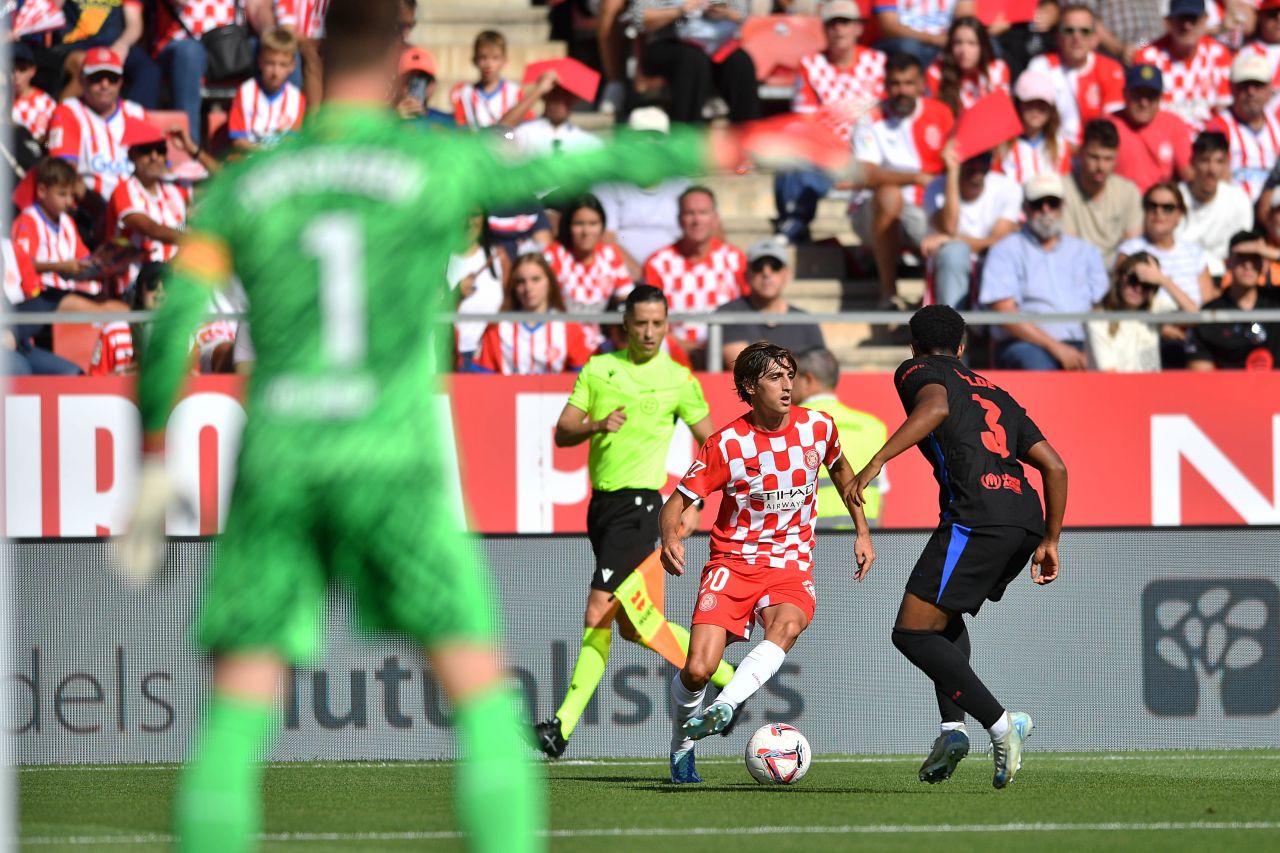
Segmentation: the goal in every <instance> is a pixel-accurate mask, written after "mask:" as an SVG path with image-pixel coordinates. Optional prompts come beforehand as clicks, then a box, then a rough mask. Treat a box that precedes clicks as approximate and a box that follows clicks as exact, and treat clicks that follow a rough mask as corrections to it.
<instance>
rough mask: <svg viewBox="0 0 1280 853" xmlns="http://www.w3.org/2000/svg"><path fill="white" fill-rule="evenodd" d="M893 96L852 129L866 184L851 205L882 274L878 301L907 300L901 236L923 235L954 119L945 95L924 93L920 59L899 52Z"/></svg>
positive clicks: (896, 303) (891, 81)
mask: <svg viewBox="0 0 1280 853" xmlns="http://www.w3.org/2000/svg"><path fill="white" fill-rule="evenodd" d="M886 80H887V83H886V88H887V97H886V98H885V101H884V103H882V104H881V105H880V106H879V107H877V108H876V109H875V110H873V111H872V112H871V113H869V114H868V115H866V116H864V117H863V118H862V119H861V120H860V121H859V122H858V124H857V126H856V127H855V128H854V131H853V156H854V159H855V160H857V161H858V164H859V166H860V167H861V168H862V173H863V178H862V188H863V189H864V190H865V192H863V193H861V194H860V195H858V196H856V197H855V202H854V207H853V209H852V219H853V228H854V231H855V232H857V234H858V236H859V237H860V238H861V240H862V244H863V245H864V246H870V247H871V252H872V255H873V256H874V257H875V262H876V269H877V274H878V278H879V281H880V307H882V308H888V307H897V308H901V307H903V304H902V302H901V299H900V298H899V297H898V294H897V280H896V272H897V265H898V256H899V254H900V252H901V246H902V240H903V237H904V236H905V238H906V239H907V241H908V242H909V243H910V244H911V245H912V246H919V245H920V241H921V240H923V239H924V235H925V229H926V226H927V221H926V217H925V212H924V188H925V187H926V186H928V185H929V183H930V182H931V181H932V180H933V179H934V178H936V177H937V176H938V175H939V174H941V173H942V170H943V167H942V146H943V144H944V142H945V141H946V139H947V136H948V135H949V134H950V133H951V127H952V125H953V124H954V123H955V118H954V117H953V116H952V114H951V110H949V109H947V107H946V106H945V105H943V104H942V103H941V102H939V101H935V100H933V99H931V98H926V97H923V95H922V94H921V93H922V90H923V88H924V80H923V79H922V74H921V71H920V62H919V60H917V59H916V58H915V57H914V56H912V55H911V54H907V53H898V54H894V55H893V56H892V57H890V59H889V64H888V67H887V69H886Z"/></svg>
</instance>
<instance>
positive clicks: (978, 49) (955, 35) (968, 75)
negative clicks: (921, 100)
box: [924, 15, 1009, 115]
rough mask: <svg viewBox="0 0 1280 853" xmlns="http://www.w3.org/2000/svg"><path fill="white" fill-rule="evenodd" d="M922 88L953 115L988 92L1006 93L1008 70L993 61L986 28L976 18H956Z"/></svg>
mask: <svg viewBox="0 0 1280 853" xmlns="http://www.w3.org/2000/svg"><path fill="white" fill-rule="evenodd" d="M924 76H925V88H926V89H927V90H928V92H929V94H930V95H932V96H933V97H934V98H935V99H937V100H939V101H942V103H944V104H946V105H947V106H948V107H950V108H951V112H953V113H955V114H956V115H959V114H960V111H961V110H967V109H969V108H970V107H972V106H973V105H974V104H976V103H977V102H978V101H979V100H981V99H982V97H983V96H984V95H989V94H991V93H992V92H997V91H1003V92H1008V91H1009V66H1008V65H1006V64H1005V61H1004V60H1003V59H998V58H997V57H996V52H995V48H993V47H992V46H991V36H990V35H989V34H988V33H987V28H986V27H984V26H983V25H982V22H981V21H979V20H978V19H977V18H972V17H969V16H967V15H966V16H965V17H962V18H956V19H955V20H954V21H952V23H951V28H950V29H948V30H947V44H946V47H944V48H943V50H942V53H941V55H939V57H938V58H937V60H935V61H934V63H933V64H932V65H930V66H929V70H928V71H926V72H925V75H924Z"/></svg>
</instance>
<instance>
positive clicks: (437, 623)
mask: <svg viewBox="0 0 1280 853" xmlns="http://www.w3.org/2000/svg"><path fill="white" fill-rule="evenodd" d="M291 474H293V476H291ZM439 479H440V478H439V476H438V474H435V473H430V474H428V473H416V472H415V473H414V474H403V475H401V474H396V475H394V476H383V477H376V476H371V475H369V474H362V475H358V476H356V475H352V476H350V477H349V478H329V479H328V480H326V481H322V482H317V481H316V478H314V477H309V476H306V475H305V474H301V473H299V472H296V471H294V472H289V471H285V470H281V467H280V466H276V467H275V468H274V469H273V470H270V471H258V470H247V469H246V467H244V466H242V469H241V471H240V474H239V476H238V478H237V482H236V486H235V492H234V494H233V496H232V500H231V510H230V514H229V515H228V517H227V525H226V531H225V533H224V534H223V536H222V539H221V543H220V546H219V548H218V553H217V556H216V559H215V561H214V565H213V568H212V572H211V575H210V578H209V582H208V588H207V590H206V594H205V597H204V600H203V602H202V604H201V607H200V612H199V616H198V621H197V627H196V634H197V642H198V644H199V645H200V646H201V647H202V648H204V649H206V650H208V651H210V652H214V653H234V652H247V651H258V650H270V651H275V652H277V653H278V654H280V655H281V656H282V657H284V659H285V660H287V661H289V662H291V663H298V664H305V663H308V662H309V661H311V660H313V659H314V658H315V657H316V655H317V654H318V652H319V651H320V644H321V642H322V630H321V628H322V625H323V622H322V621H321V617H322V616H323V613H324V605H325V602H326V598H327V594H328V589H329V586H330V585H331V584H334V583H336V584H340V585H342V586H345V587H346V588H348V590H349V591H350V592H351V593H352V595H353V597H354V599H355V603H356V606H357V611H358V614H359V622H360V627H361V628H362V629H364V630H365V631H368V632H371V633H391V634H400V635H404V636H407V637H408V638H410V639H412V640H416V641H417V642H418V643H420V644H422V645H424V646H425V647H427V648H428V649H431V648H438V647H440V646H441V645H443V644H446V643H449V642H452V641H455V640H456V641H479V642H486V643H492V642H495V641H496V639H497V620H496V614H495V603H494V599H493V596H492V594H491V591H490V584H489V577H488V570H487V567H486V566H485V565H484V563H483V561H482V560H480V559H479V557H478V554H477V549H476V548H475V544H474V542H473V541H472V539H471V538H470V537H469V535H468V534H466V533H465V532H463V531H461V530H460V529H459V527H460V525H457V524H455V523H453V522H452V521H444V520H446V519H452V518H453V517H455V515H456V514H457V507H455V506H453V505H452V501H451V499H449V498H448V497H446V496H445V495H444V494H442V492H444V491H445V490H443V489H441V488H440V483H439Z"/></svg>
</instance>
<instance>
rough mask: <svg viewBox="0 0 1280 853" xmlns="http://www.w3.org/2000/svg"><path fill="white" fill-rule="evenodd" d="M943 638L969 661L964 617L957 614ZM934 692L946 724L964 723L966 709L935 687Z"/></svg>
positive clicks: (967, 637) (944, 632)
mask: <svg viewBox="0 0 1280 853" xmlns="http://www.w3.org/2000/svg"><path fill="white" fill-rule="evenodd" d="M942 636H943V638H944V639H946V640H947V641H948V642H949V643H951V645H953V646H955V647H956V648H957V649H959V650H960V654H962V655H964V659H965V660H968V659H969V632H968V630H966V629H965V624H964V617H963V616H962V615H960V614H959V613H957V614H956V615H954V616H952V617H951V621H950V622H948V623H947V627H946V628H945V629H943V631H942ZM934 692H936V693H937V694H938V713H939V715H940V716H941V719H942V722H944V723H963V722H964V709H963V708H961V707H960V706H959V705H957V704H956V703H955V700H954V699H952V698H951V697H950V696H949V695H947V694H946V693H943V692H942V690H941V689H940V688H938V687H937V686H936V685H935V686H934Z"/></svg>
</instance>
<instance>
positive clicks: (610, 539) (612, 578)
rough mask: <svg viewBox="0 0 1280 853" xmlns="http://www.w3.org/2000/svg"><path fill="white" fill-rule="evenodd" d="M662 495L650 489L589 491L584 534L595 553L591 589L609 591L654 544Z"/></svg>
mask: <svg viewBox="0 0 1280 853" xmlns="http://www.w3.org/2000/svg"><path fill="white" fill-rule="evenodd" d="M661 509H662V495H660V494H658V493H657V492H656V491H654V490H652V489H619V490H618V491H616V492H599V491H593V492H592V493H591V503H590V504H589V505H588V506H587V537H588V538H589V539H590V540H591V550H592V551H593V552H594V553H595V555H596V568H595V571H594V572H593V573H592V575H591V588H592V589H602V590H604V591H605V592H613V591H614V590H615V589H617V588H618V584H620V583H622V581H623V580H625V579H626V577H627V575H629V574H631V572H632V570H633V569H635V567H636V566H638V565H640V563H641V562H643V561H644V558H645V557H648V556H649V555H650V554H652V553H653V549H654V548H657V547H658V512H659V511H660V510H661Z"/></svg>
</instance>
